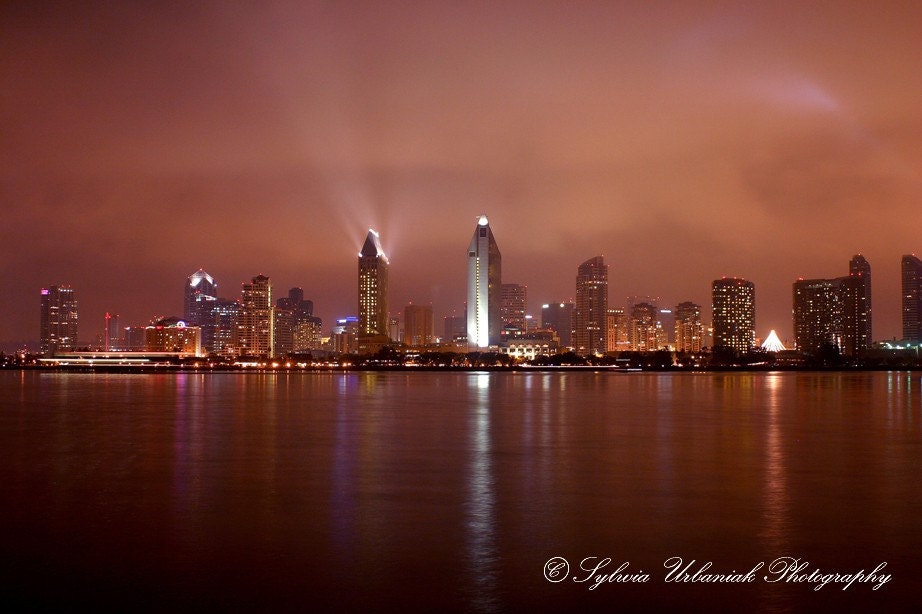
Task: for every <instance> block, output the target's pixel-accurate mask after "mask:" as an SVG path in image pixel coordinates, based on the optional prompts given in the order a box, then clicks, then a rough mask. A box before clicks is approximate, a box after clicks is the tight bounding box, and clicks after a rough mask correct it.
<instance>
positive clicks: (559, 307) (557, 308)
mask: <svg viewBox="0 0 922 614" xmlns="http://www.w3.org/2000/svg"><path fill="white" fill-rule="evenodd" d="M575 309H576V305H574V304H573V303H550V304H547V305H542V306H541V327H542V328H544V329H546V330H552V331H554V332H556V333H557V338H558V339H560V347H561V348H569V347H573V312H574V310H575Z"/></svg>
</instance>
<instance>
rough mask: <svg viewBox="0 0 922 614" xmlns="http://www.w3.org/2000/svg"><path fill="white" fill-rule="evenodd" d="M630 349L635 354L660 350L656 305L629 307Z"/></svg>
mask: <svg viewBox="0 0 922 614" xmlns="http://www.w3.org/2000/svg"><path fill="white" fill-rule="evenodd" d="M631 349H632V350H633V351H635V352H652V351H654V350H658V349H660V347H659V340H658V339H657V327H656V305H654V304H652V303H646V302H644V303H637V304H636V305H633V306H632V307H631Z"/></svg>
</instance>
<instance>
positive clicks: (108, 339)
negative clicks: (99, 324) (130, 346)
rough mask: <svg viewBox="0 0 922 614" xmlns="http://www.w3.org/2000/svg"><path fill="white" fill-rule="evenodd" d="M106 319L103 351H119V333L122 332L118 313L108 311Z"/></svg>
mask: <svg viewBox="0 0 922 614" xmlns="http://www.w3.org/2000/svg"><path fill="white" fill-rule="evenodd" d="M105 319H106V329H105V333H104V334H103V345H104V347H103V349H105V351H107V352H109V351H112V350H116V349H119V346H120V344H119V341H120V335H119V333H120V332H121V331H119V328H118V314H117V313H110V312H108V311H107V312H106V317H105Z"/></svg>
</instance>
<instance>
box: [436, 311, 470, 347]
mask: <svg viewBox="0 0 922 614" xmlns="http://www.w3.org/2000/svg"><path fill="white" fill-rule="evenodd" d="M459 338H461V339H466V338H467V318H465V317H464V316H445V317H444V318H443V319H442V341H443V342H444V343H451V342H453V341H456V340H457V339H459Z"/></svg>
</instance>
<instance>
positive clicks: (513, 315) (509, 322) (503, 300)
mask: <svg viewBox="0 0 922 614" xmlns="http://www.w3.org/2000/svg"><path fill="white" fill-rule="evenodd" d="M527 293H528V287H527V286H524V285H522V284H502V286H501V291H500V299H499V317H500V321H501V322H502V333H503V334H504V335H505V336H517V335H518V336H520V335H522V334H523V333H525V332H526V329H527V327H526V325H525V303H526V300H527Z"/></svg>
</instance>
